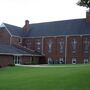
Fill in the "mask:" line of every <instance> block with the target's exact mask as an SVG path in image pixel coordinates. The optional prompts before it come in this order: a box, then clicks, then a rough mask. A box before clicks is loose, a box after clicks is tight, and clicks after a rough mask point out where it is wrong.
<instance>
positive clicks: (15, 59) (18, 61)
mask: <svg viewBox="0 0 90 90" xmlns="http://www.w3.org/2000/svg"><path fill="white" fill-rule="evenodd" d="M14 64H20V57H19V56H14Z"/></svg>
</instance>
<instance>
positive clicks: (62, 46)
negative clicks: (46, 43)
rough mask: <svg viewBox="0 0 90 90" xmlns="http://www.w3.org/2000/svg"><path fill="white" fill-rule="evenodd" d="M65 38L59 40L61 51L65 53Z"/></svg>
mask: <svg viewBox="0 0 90 90" xmlns="http://www.w3.org/2000/svg"><path fill="white" fill-rule="evenodd" d="M64 44H65V42H64V40H63V39H62V40H61V41H60V42H59V45H60V53H63V52H64Z"/></svg>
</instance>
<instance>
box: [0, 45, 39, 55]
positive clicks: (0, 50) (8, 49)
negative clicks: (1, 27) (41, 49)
mask: <svg viewBox="0 0 90 90" xmlns="http://www.w3.org/2000/svg"><path fill="white" fill-rule="evenodd" d="M0 54H10V55H14V54H21V55H29V56H30V55H31V56H32V55H35V56H38V55H40V54H38V53H36V52H32V51H29V52H28V51H27V50H25V49H20V48H17V47H15V46H13V45H9V44H0Z"/></svg>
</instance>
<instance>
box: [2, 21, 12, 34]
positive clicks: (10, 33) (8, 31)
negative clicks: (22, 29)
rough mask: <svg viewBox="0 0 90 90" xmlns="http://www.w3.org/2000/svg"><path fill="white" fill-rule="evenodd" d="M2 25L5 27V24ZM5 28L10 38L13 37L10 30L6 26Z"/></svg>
mask: <svg viewBox="0 0 90 90" xmlns="http://www.w3.org/2000/svg"><path fill="white" fill-rule="evenodd" d="M2 25H3V26H5V24H4V23H2ZM5 28H6V30H7V32H8V33H9V34H10V36H12V34H11V33H10V31H9V30H8V28H7V27H6V26H5Z"/></svg>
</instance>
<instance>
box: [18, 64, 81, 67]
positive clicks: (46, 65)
mask: <svg viewBox="0 0 90 90" xmlns="http://www.w3.org/2000/svg"><path fill="white" fill-rule="evenodd" d="M16 66H20V67H80V66H72V65H71V66H65V65H64V66H62V65H57V66H53V65H48V64H44V65H20V64H17V65H16Z"/></svg>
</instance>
